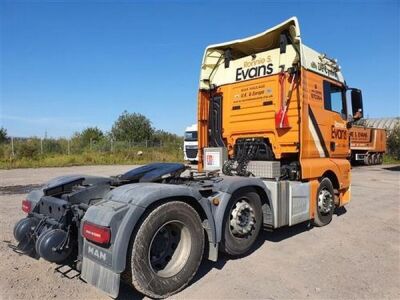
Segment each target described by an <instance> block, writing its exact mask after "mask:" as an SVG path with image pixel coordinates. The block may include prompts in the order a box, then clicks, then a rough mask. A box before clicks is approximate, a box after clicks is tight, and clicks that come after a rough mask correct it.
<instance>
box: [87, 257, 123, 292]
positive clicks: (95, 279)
mask: <svg viewBox="0 0 400 300" xmlns="http://www.w3.org/2000/svg"><path fill="white" fill-rule="evenodd" d="M81 278H82V279H83V280H84V281H86V282H87V283H89V284H91V285H93V286H95V287H97V288H98V289H100V290H102V291H104V292H105V293H107V294H108V295H109V296H111V297H112V298H116V297H117V296H118V293H119V283H120V274H117V273H114V272H113V271H111V270H110V269H107V268H106V267H103V266H101V265H100V264H98V263H96V262H94V261H92V260H90V259H89V258H87V257H84V258H83V263H82V273H81Z"/></svg>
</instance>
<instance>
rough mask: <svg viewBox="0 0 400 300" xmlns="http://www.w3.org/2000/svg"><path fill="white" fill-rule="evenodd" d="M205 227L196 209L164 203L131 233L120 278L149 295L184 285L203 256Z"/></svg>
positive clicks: (160, 294) (168, 292)
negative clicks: (124, 266) (125, 265)
mask: <svg viewBox="0 0 400 300" xmlns="http://www.w3.org/2000/svg"><path fill="white" fill-rule="evenodd" d="M203 251H204V230H203V227H202V223H201V220H200V217H199V215H198V213H197V212H196V211H195V210H194V209H193V208H192V207H191V206H190V205H188V204H186V203H184V202H180V201H173V202H168V203H165V204H163V205H161V206H159V207H157V208H155V209H154V210H153V211H151V212H150V213H149V214H148V216H147V217H146V218H145V219H144V220H143V222H142V223H141V225H140V227H139V229H138V230H137V233H136V234H135V235H134V236H132V238H131V242H130V247H129V251H128V259H127V268H126V270H125V272H124V274H123V276H122V277H123V280H124V281H129V282H127V283H128V284H131V285H132V286H133V287H134V288H135V289H136V290H138V291H139V292H141V293H143V294H144V295H147V296H149V297H151V298H165V297H167V296H170V295H172V294H174V293H176V292H178V291H180V290H181V289H183V288H184V287H185V286H186V285H187V284H188V283H189V281H190V280H191V279H192V278H193V276H194V275H195V274H196V272H197V269H198V267H199V265H200V262H201V260H202V257H203Z"/></svg>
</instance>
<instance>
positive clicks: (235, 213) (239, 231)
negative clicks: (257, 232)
mask: <svg viewBox="0 0 400 300" xmlns="http://www.w3.org/2000/svg"><path fill="white" fill-rule="evenodd" d="M255 223H256V216H255V213H254V209H253V208H252V207H251V205H250V203H249V202H248V201H247V199H246V198H241V199H239V200H238V201H236V202H235V204H234V205H233V206H232V208H231V211H230V213H229V231H230V233H231V234H232V235H233V236H234V237H238V238H243V237H247V236H249V235H251V234H252V232H253V231H254V229H255Z"/></svg>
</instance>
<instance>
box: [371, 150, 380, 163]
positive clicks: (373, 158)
mask: <svg viewBox="0 0 400 300" xmlns="http://www.w3.org/2000/svg"><path fill="white" fill-rule="evenodd" d="M372 160H373V162H374V165H377V164H379V153H375V154H374V155H373V157H372Z"/></svg>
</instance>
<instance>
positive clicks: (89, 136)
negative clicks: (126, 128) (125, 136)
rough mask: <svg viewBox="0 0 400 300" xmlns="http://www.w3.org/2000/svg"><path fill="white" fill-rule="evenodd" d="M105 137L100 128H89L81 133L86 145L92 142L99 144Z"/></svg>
mask: <svg viewBox="0 0 400 300" xmlns="http://www.w3.org/2000/svg"><path fill="white" fill-rule="evenodd" d="M103 137H104V134H103V132H102V131H101V130H100V129H99V128H98V127H88V128H86V129H84V130H83V131H82V132H81V133H80V138H81V141H82V143H83V144H84V145H89V144H90V141H92V142H98V141H100V140H101V139H102V138H103Z"/></svg>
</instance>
